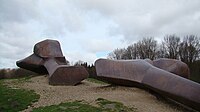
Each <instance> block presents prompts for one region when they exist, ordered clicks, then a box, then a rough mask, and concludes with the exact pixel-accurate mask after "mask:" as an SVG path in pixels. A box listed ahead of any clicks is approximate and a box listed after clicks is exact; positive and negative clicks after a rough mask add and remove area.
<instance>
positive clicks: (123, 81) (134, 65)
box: [95, 59, 200, 111]
mask: <svg viewBox="0 0 200 112" xmlns="http://www.w3.org/2000/svg"><path fill="white" fill-rule="evenodd" d="M95 67H96V72H97V77H98V78H101V79H102V80H105V81H108V82H111V83H114V84H118V85H125V86H138V87H142V88H148V89H151V90H153V91H155V92H157V93H159V94H161V95H163V96H165V97H167V98H170V99H173V100H175V101H177V102H180V103H182V104H185V105H187V106H189V107H191V108H193V109H196V110H199V111H200V84H198V83H195V82H193V81H190V80H188V79H186V78H183V77H180V76H178V75H174V74H173V73H170V72H168V71H166V70H163V69H160V68H158V67H155V66H153V65H152V64H151V62H148V61H146V60H121V61H120V60H118V61H114V60H107V59H98V60H97V61H96V62H95Z"/></svg>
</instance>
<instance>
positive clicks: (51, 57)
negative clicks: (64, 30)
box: [17, 40, 88, 85]
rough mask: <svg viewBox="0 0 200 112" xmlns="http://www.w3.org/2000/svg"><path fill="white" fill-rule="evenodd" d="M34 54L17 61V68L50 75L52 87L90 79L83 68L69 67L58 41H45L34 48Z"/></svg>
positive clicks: (74, 83)
mask: <svg viewBox="0 0 200 112" xmlns="http://www.w3.org/2000/svg"><path fill="white" fill-rule="evenodd" d="M33 52H34V53H33V54H32V55H30V56H28V57H27V58H25V59H23V60H20V61H17V66H19V67H21V68H24V69H27V70H30V71H33V72H36V73H42V74H46V73H47V74H49V76H48V77H49V84H51V85H76V84H78V83H80V82H81V81H82V80H84V79H86V78H87V77H88V72H87V71H86V69H85V68H84V67H82V66H69V65H68V64H67V61H66V59H65V57H64V56H63V53H62V51H61V47H60V44H59V42H58V41H56V40H44V41H41V42H39V43H37V44H36V45H35V46H34V50H33Z"/></svg>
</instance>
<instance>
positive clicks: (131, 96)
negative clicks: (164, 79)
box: [7, 76, 183, 112]
mask: <svg viewBox="0 0 200 112" xmlns="http://www.w3.org/2000/svg"><path fill="white" fill-rule="evenodd" d="M7 84H8V85H9V86H13V87H18V88H24V89H29V90H34V91H35V92H36V93H38V94H40V99H39V101H38V102H35V103H34V104H33V105H32V106H31V107H29V108H28V109H26V110H25V111H31V110H32V108H37V107H40V106H49V105H54V104H59V103H61V102H67V101H76V100H79V101H80V100H84V101H86V102H88V103H89V104H91V105H93V104H95V103H94V102H95V100H96V99H98V98H104V99H107V100H110V101H117V102H121V103H123V104H124V105H125V106H128V107H134V108H137V110H138V111H139V112H183V111H182V109H179V108H176V107H174V106H171V105H169V104H168V103H165V102H163V101H160V100H158V99H157V98H156V97H155V96H154V95H152V94H150V93H149V92H147V91H144V90H142V89H138V88H134V87H122V86H110V85H108V84H97V83H94V82H89V81H87V80H84V81H82V83H81V84H79V85H77V86H51V85H49V84H48V78H47V77H46V76H37V77H33V78H31V79H29V80H28V81H24V82H20V83H16V82H15V81H14V80H11V81H7Z"/></svg>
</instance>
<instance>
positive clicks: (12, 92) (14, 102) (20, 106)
mask: <svg viewBox="0 0 200 112" xmlns="http://www.w3.org/2000/svg"><path fill="white" fill-rule="evenodd" d="M39 97H40V96H39V95H38V94H36V93H35V92H34V91H29V90H24V89H18V88H10V87H7V86H6V85H4V84H3V80H0V112H17V111H21V110H24V109H26V108H27V107H28V106H29V105H31V104H32V103H33V102H37V101H38V99H39Z"/></svg>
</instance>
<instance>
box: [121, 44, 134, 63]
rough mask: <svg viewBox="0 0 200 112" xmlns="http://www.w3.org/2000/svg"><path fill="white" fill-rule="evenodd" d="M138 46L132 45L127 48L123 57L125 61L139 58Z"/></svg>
mask: <svg viewBox="0 0 200 112" xmlns="http://www.w3.org/2000/svg"><path fill="white" fill-rule="evenodd" d="M137 55H138V53H137V44H136V43H134V44H131V45H129V46H128V47H127V49H126V52H125V54H124V56H123V58H125V59H136V58H137Z"/></svg>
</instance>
